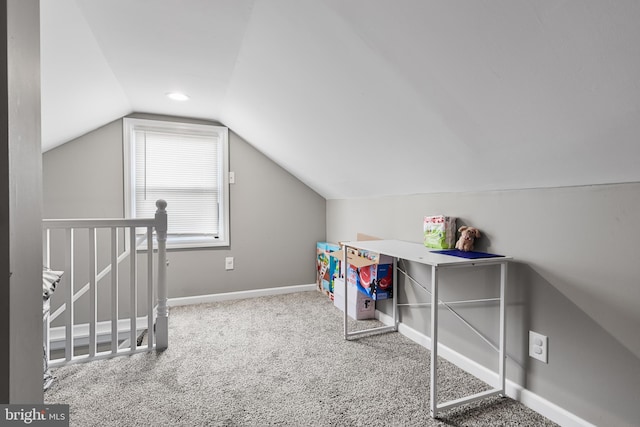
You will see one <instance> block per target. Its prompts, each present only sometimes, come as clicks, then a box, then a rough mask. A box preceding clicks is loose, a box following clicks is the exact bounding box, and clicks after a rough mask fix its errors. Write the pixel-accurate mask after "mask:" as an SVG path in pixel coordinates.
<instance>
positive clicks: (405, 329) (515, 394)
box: [376, 310, 596, 427]
mask: <svg viewBox="0 0 640 427" xmlns="http://www.w3.org/2000/svg"><path fill="white" fill-rule="evenodd" d="M376 319H378V320H380V321H381V322H382V323H384V324H385V325H392V324H393V318H392V317H391V316H389V315H388V314H385V313H382V312H380V311H378V310H376ZM398 332H399V333H400V334H402V335H404V336H405V337H407V338H409V339H410V340H411V341H413V342H415V343H417V344H419V345H421V346H423V347H425V348H426V349H428V350H431V338H430V337H428V336H427V335H425V334H423V333H422V332H419V331H417V330H415V329H413V328H411V327H410V326H407V325H405V324H404V323H402V322H401V323H399V324H398ZM438 355H439V356H442V357H443V358H445V359H447V360H448V361H449V362H451V363H453V364H454V365H456V366H458V367H459V368H460V369H462V370H464V371H466V372H468V373H469V374H471V375H473V376H475V377H476V378H478V379H480V380H482V381H484V382H486V383H487V384H489V385H491V386H493V387H495V384H497V383H498V373H497V372H493V371H492V370H490V369H488V368H486V367H485V366H482V365H480V364H479V363H477V362H475V361H473V360H471V359H469V358H468V357H466V356H464V355H462V354H460V353H458V352H457V351H455V350H452V349H451V348H449V347H447V346H446V345H443V344H440V343H438ZM506 392H507V396H508V397H510V398H512V399H514V400H516V401H518V402H520V403H522V404H523V405H525V406H526V407H528V408H530V409H532V410H534V411H536V412H537V413H539V414H540V415H542V416H544V417H546V418H548V419H550V420H551V421H553V422H555V423H557V424H560V425H561V426H566V427H596V426H595V425H594V424H591V423H590V422H588V421H586V420H584V419H582V418H580V417H578V416H577V415H575V414H573V413H571V412H569V411H567V410H566V409H564V408H561V407H560V406H558V405H556V404H555V403H552V402H550V401H548V400H547V399H545V398H543V397H540V396H538V395H537V394H535V393H533V392H531V391H529V390H527V389H526V388H524V387H522V386H521V385H520V384H517V383H516V382H514V381H512V380H509V379H507V380H506Z"/></svg>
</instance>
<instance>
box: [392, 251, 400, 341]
mask: <svg viewBox="0 0 640 427" xmlns="http://www.w3.org/2000/svg"><path fill="white" fill-rule="evenodd" d="M398 297H399V295H398V259H397V258H395V257H394V258H393V327H394V328H395V329H394V330H395V331H397V330H398V323H399V318H398Z"/></svg>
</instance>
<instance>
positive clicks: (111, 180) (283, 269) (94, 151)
mask: <svg viewBox="0 0 640 427" xmlns="http://www.w3.org/2000/svg"><path fill="white" fill-rule="evenodd" d="M132 117H141V118H153V117H158V116H150V115H143V114H136V115H132ZM158 118H161V119H164V120H167V119H171V118H168V117H164V116H162V117H158ZM191 121H192V122H201V121H195V120H191ZM216 124H217V123H216ZM229 153H230V154H229V155H230V159H229V160H230V164H229V167H230V170H231V171H233V172H235V174H236V183H235V184H231V185H230V203H231V206H230V208H231V219H230V227H231V231H230V234H231V246H230V247H226V248H216V249H194V250H172V251H169V254H168V258H169V263H170V264H169V268H168V271H167V278H168V283H169V298H174V297H186V296H198V295H208V294H216V293H223V292H234V291H245V290H254V289H263V288H270V287H280V286H287V285H301V284H310V283H314V282H315V242H316V241H318V240H324V239H325V224H326V220H325V215H326V202H325V199H324V198H323V197H321V196H320V195H318V194H317V193H316V192H314V191H313V190H311V189H310V188H309V187H307V186H306V185H304V184H303V183H301V182H300V181H299V180H298V179H296V178H294V177H293V176H292V175H291V174H289V173H288V172H286V171H285V170H284V169H282V168H281V167H279V166H278V165H276V164H275V163H273V162H272V161H271V160H269V159H268V158H266V157H265V156H264V155H262V154H261V153H260V152H258V151H256V150H255V149H254V148H253V147H252V146H251V145H249V144H248V143H247V142H245V141H244V140H243V139H242V138H240V137H239V136H238V135H236V134H235V133H234V132H233V131H232V130H231V131H230V137H229ZM122 161H123V160H122V120H116V121H114V122H112V123H109V124H107V125H105V126H103V127H102V128H99V129H97V130H95V131H93V132H91V133H88V134H86V135H84V136H82V137H80V138H77V139H75V140H73V141H70V142H68V143H66V144H64V145H62V146H59V147H57V148H55V149H53V150H50V151H47V152H46V153H44V154H43V179H44V208H43V209H44V217H45V218H69V217H71V218H82V217H112V218H113V217H122V215H123V211H124V208H123V206H124V199H123V197H124V196H123V164H122ZM167 211H168V213H169V220H170V219H171V206H168V207H167ZM227 256H233V257H234V258H235V269H234V270H231V271H225V269H224V258H225V257H227Z"/></svg>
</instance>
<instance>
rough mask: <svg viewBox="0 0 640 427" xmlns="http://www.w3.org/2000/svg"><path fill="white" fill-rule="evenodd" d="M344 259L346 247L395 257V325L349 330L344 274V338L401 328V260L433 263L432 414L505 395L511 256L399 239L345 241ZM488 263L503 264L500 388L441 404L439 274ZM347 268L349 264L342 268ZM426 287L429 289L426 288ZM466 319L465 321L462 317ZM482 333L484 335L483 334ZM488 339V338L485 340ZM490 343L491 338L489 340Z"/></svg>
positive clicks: (501, 277)
mask: <svg viewBox="0 0 640 427" xmlns="http://www.w3.org/2000/svg"><path fill="white" fill-rule="evenodd" d="M344 246H345V251H344V259H343V264H342V265H343V266H346V265H347V258H346V256H347V252H348V251H347V249H348V248H354V249H362V250H367V251H371V252H377V253H380V254H385V255H389V256H391V257H393V325H391V326H382V327H377V328H370V329H367V330H363V331H357V332H350V331H349V330H348V326H347V290H346V287H347V278H346V275H345V280H344V283H345V284H344V286H345V298H344V337H345V339H350V338H355V337H358V336H362V335H365V334H366V335H370V334H372V333H382V332H389V331H397V330H398V289H397V288H398V260H400V259H404V260H407V261H412V262H417V263H421V264H426V265H429V266H431V304H430V306H431V379H430V381H431V390H430V404H431V416H432V417H433V418H435V417H437V415H438V412H440V411H443V410H446V409H450V408H453V407H456V406H459V405H462V404H464V403H469V402H473V401H476V400H480V399H484V398H486V397H489V396H495V395H502V396H504V395H505V361H506V315H505V314H506V312H505V308H506V307H505V291H506V286H507V263H508V262H509V261H510V260H511V259H512V257H508V256H502V257H496V258H478V259H467V258H460V257H455V256H450V255H444V254H437V253H433V252H432V251H434V250H435V249H429V248H427V247H425V246H424V245H423V244H421V243H413V242H404V241H400V240H370V241H361V242H346V243H344ZM488 265H499V266H500V297H499V298H497V300H499V301H500V338H499V340H500V342H499V344H498V347H497V348H496V350H497V351H498V353H499V361H498V377H499V385H498V387H497V388H494V389H491V390H487V391H484V392H481V393H477V394H473V395H470V396H466V397H463V398H460V399H456V400H452V401H449V402H443V403H438V388H437V384H438V381H437V380H438V364H437V357H438V309H437V308H438V307H439V306H440V305H443V306H445V307H447V308H450V307H448V305H447V303H446V302H443V301H440V300H439V298H438V276H439V272H440V270H442V269H449V268H462V267H480V266H488ZM343 268H345V269H346V267H343ZM425 289H426V288H425ZM463 322H464V320H463ZM464 323H465V324H466V325H467V326H469V327H470V328H471V329H473V330H474V331H475V332H476V333H479V332H478V331H477V330H475V328H473V326H471V325H470V324H468V323H467V322H464ZM480 335H481V334H480ZM485 340H486V339H485ZM487 342H489V341H487Z"/></svg>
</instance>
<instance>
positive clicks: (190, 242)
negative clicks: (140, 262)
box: [137, 236, 229, 252]
mask: <svg viewBox="0 0 640 427" xmlns="http://www.w3.org/2000/svg"><path fill="white" fill-rule="evenodd" d="M139 242H140V243H139V244H138V247H137V252H146V251H147V239H146V238H142V239H140V241H139ZM228 246H229V241H228V240H224V239H220V238H216V237H213V236H167V250H173V249H207V248H220V247H228ZM153 249H154V250H157V249H158V242H157V241H156V240H155V238H154V241H153Z"/></svg>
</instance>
